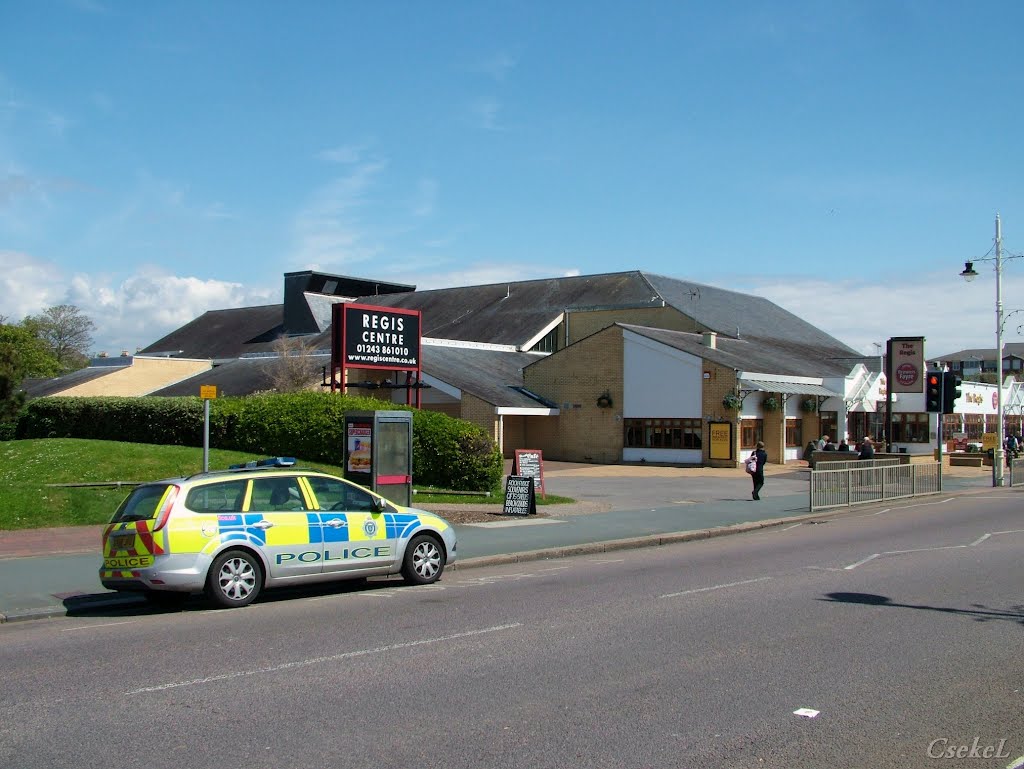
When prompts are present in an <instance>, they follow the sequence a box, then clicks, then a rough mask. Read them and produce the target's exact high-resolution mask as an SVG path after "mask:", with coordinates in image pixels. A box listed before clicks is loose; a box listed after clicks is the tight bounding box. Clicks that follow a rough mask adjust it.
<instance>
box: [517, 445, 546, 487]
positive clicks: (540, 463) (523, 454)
mask: <svg viewBox="0 0 1024 769" xmlns="http://www.w3.org/2000/svg"><path fill="white" fill-rule="evenodd" d="M512 475H519V476H525V477H527V478H533V488H534V491H535V492H537V491H539V492H540V495H541V497H542V498H543V497H544V453H543V452H542V451H541V450H540V449H516V459H515V465H514V466H513V467H512Z"/></svg>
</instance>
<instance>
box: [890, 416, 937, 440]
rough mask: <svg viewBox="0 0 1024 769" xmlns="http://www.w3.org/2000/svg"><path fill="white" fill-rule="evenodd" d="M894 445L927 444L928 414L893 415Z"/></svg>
mask: <svg viewBox="0 0 1024 769" xmlns="http://www.w3.org/2000/svg"><path fill="white" fill-rule="evenodd" d="M892 440H893V442H894V443H928V414H924V413H918V414H893V415H892Z"/></svg>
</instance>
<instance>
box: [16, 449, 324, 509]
mask: <svg viewBox="0 0 1024 769" xmlns="http://www.w3.org/2000/svg"><path fill="white" fill-rule="evenodd" d="M255 458H256V457H253V456H252V455H251V454H246V453H242V452H238V451H220V450H218V449H211V450H210V469H211V470H221V469H225V468H227V467H228V465H232V464H236V463H238V462H247V461H249V460H251V459H255ZM300 464H302V465H303V466H305V467H315V468H317V469H318V470H323V471H324V472H327V473H331V474H332V475H341V468H340V467H334V466H331V465H325V464H323V463H320V462H316V463H305V462H300ZM202 469H203V450H202V449H201V448H190V447H187V446H154V445H151V444H144V443H119V442H117V441H89V440H78V439H75V438H49V439H45V440H30V441H7V442H2V443H0V529H35V528H44V527H49V526H87V525H91V524H98V523H106V522H107V521H109V520H110V516H111V515H113V513H114V510H116V509H117V506H118V505H119V504H121V500H123V499H124V498H125V497H126V496H127V495H128V493H129V492H130V491H131V488H128V489H125V488H120V489H118V488H109V487H86V488H66V487H63V488H54V487H52V486H49V484H54V483H107V482H113V481H123V482H126V483H132V482H138V481H152V480H156V479H159V478H175V477H178V476H182V475H191V474H192V473H198V472H200V471H201V470H202Z"/></svg>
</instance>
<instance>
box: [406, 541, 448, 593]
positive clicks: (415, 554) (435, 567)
mask: <svg viewBox="0 0 1024 769" xmlns="http://www.w3.org/2000/svg"><path fill="white" fill-rule="evenodd" d="M443 571H444V550H443V549H442V548H441V545H440V544H439V543H438V541H437V540H436V539H434V538H433V537H431V536H428V535H426V534H420V535H418V536H415V537H413V538H412V541H411V542H409V546H408V547H407V548H405V558H404V559H403V561H402V576H403V577H404V578H405V581H406V582H409V583H410V584H413V585H429V584H430V583H431V582H437V580H439V579H440V578H441V572H443Z"/></svg>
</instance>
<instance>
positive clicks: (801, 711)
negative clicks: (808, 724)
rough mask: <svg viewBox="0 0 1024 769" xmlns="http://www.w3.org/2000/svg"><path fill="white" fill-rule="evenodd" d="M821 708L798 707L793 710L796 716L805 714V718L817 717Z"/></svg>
mask: <svg viewBox="0 0 1024 769" xmlns="http://www.w3.org/2000/svg"><path fill="white" fill-rule="evenodd" d="M820 712H821V711H820V710H815V709H814V708H797V709H796V710H794V711H793V715H794V716H803V717H804V718H817V716H818V714H819V713H820Z"/></svg>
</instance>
